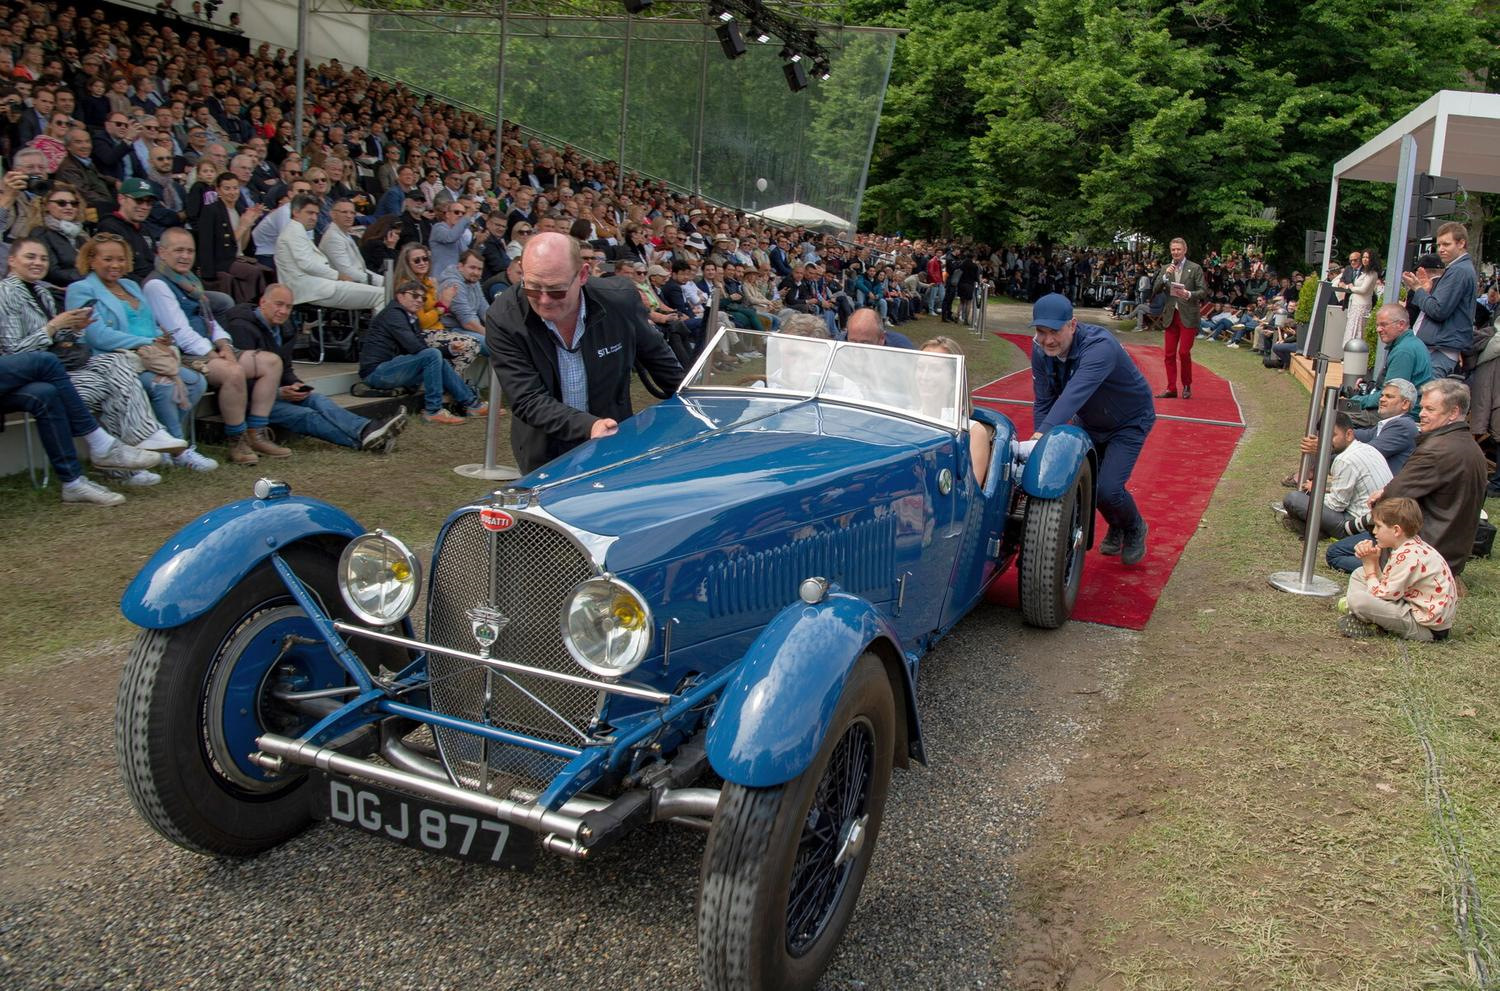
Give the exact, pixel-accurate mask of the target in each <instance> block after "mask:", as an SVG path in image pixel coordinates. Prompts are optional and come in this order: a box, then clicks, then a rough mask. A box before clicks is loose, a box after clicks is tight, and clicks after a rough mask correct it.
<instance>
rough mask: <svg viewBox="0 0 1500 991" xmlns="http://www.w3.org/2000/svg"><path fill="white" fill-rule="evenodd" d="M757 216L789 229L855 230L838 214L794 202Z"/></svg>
mask: <svg viewBox="0 0 1500 991" xmlns="http://www.w3.org/2000/svg"><path fill="white" fill-rule="evenodd" d="M757 216H760V217H764V218H765V219H766V220H770V221H773V222H774V223H778V224H786V225H787V226H789V227H822V228H828V229H831V230H838V231H847V230H850V229H852V228H853V226H854V225H853V224H851V223H849V221H847V220H845V219H844V218H843V217H840V216H838V215H837V214H832V213H829V212H828V211H827V210H820V209H818V208H817V207H815V206H810V205H808V204H806V203H801V202H798V201H795V200H794V201H793V202H791V203H783V204H781V205H780V206H773V207H769V208H767V209H765V210H761V211H760V212H759V213H758V214H757Z"/></svg>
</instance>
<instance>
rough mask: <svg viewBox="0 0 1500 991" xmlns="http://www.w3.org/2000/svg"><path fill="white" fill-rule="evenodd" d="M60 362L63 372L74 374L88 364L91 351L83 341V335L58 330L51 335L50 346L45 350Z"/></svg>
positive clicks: (77, 332)
mask: <svg viewBox="0 0 1500 991" xmlns="http://www.w3.org/2000/svg"><path fill="white" fill-rule="evenodd" d="M47 350H48V351H50V352H51V353H52V354H53V355H54V356H56V358H57V360H58V361H60V362H62V366H63V371H65V372H76V371H78V370H80V369H82V368H83V366H84V365H87V364H88V363H89V359H90V358H92V357H93V356H94V352H93V349H92V348H90V347H89V346H88V345H87V344H85V343H84V341H83V334H82V333H81V332H80V331H76V330H60V331H58V332H57V333H56V334H54V335H52V346H51V347H49V348H48V349H47Z"/></svg>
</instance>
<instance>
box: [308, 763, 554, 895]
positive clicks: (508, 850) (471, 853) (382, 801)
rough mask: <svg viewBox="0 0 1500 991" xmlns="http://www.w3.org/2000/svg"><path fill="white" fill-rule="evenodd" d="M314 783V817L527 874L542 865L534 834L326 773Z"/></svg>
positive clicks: (317, 775)
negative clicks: (537, 861) (538, 858)
mask: <svg viewBox="0 0 1500 991" xmlns="http://www.w3.org/2000/svg"><path fill="white" fill-rule="evenodd" d="M310 784H311V786H312V813H313V815H314V816H316V817H318V818H319V819H328V820H329V821H331V822H336V823H339V824H340V825H343V826H349V827H352V828H354V829H358V830H362V831H363V832H366V833H370V834H372V835H375V836H383V837H385V838H386V839H388V840H391V841H392V842H395V843H401V844H403V845H405V846H409V847H415V848H416V849H418V850H426V851H428V852H429V853H441V854H444V855H445V856H449V857H456V858H457V859H459V860H468V861H473V862H474V863H480V864H499V865H503V866H505V867H511V868H515V869H517V870H522V871H529V870H531V868H532V867H533V866H535V865H536V853H537V841H536V837H535V836H534V835H533V834H532V833H531V831H530V830H527V829H523V828H520V827H518V826H512V825H511V824H510V823H505V822H498V821H496V820H494V819H486V818H484V817H482V816H479V815H476V814H474V813H471V812H466V811H464V810H463V809H456V808H453V807H452V806H448V805H440V804H438V803H436V802H429V801H427V800H426V799H423V798H418V797H416V796H413V795H406V794H403V793H401V792H398V791H392V790H390V789H388V788H381V787H379V786H377V785H371V784H365V783H364V782H352V781H345V780H342V779H340V778H334V777H329V776H328V775H326V774H318V773H314V774H313V776H312V781H311V782H310Z"/></svg>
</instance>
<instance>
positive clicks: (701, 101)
mask: <svg viewBox="0 0 1500 991" xmlns="http://www.w3.org/2000/svg"><path fill="white" fill-rule="evenodd" d="M705 9H706V8H705ZM708 43H709V35H708V22H707V21H704V22H703V56H702V57H701V58H700V59H698V131H697V134H696V136H695V137H694V138H693V195H694V196H702V195H703V124H704V117H705V111H706V109H707V107H708Z"/></svg>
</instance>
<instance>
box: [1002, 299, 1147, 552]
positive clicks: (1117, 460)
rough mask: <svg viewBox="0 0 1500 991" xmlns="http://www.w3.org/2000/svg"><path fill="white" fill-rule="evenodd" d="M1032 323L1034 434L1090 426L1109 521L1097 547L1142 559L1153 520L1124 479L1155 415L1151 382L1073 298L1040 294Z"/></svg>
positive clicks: (1099, 496) (1102, 507)
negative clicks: (1080, 315)
mask: <svg viewBox="0 0 1500 991" xmlns="http://www.w3.org/2000/svg"><path fill="white" fill-rule="evenodd" d="M1031 325H1032V328H1033V329H1034V330H1035V333H1036V337H1035V340H1034V343H1033V344H1032V348H1031V387H1032V395H1033V396H1035V399H1034V401H1033V403H1032V421H1033V422H1034V423H1035V424H1036V433H1034V434H1032V435H1031V439H1032V440H1036V439H1037V438H1039V437H1041V436H1042V434H1044V433H1046V432H1047V431H1048V430H1050V429H1051V428H1053V427H1056V426H1059V425H1061V424H1064V423H1076V424H1077V425H1078V426H1080V427H1082V428H1083V429H1084V431H1085V432H1087V433H1088V435H1089V438H1090V439H1091V440H1093V442H1094V447H1095V449H1096V450H1097V451H1098V453H1099V477H1098V479H1097V481H1096V482H1095V491H1096V499H1097V502H1098V506H1099V514H1100V515H1101V516H1103V517H1104V522H1106V523H1108V524H1109V532H1108V533H1106V534H1105V536H1104V542H1103V543H1102V544H1100V545H1099V552H1100V553H1101V554H1110V555H1114V554H1119V555H1120V559H1121V560H1122V561H1124V562H1125V563H1126V564H1138V563H1139V562H1140V561H1141V559H1142V558H1144V557H1145V556H1146V530H1147V527H1146V521H1145V520H1144V519H1142V518H1141V513H1140V510H1139V509H1137V508H1136V505H1135V499H1134V498H1133V497H1132V496H1131V495H1130V493H1129V491H1127V490H1126V488H1125V483H1126V482H1128V481H1129V480H1130V473H1131V472H1132V471H1134V470H1135V461H1136V458H1138V457H1140V454H1141V448H1142V447H1143V446H1145V443H1146V435H1147V434H1149V433H1150V432H1151V426H1152V424H1154V423H1155V422H1156V409H1155V407H1154V406H1153V405H1152V402H1151V387H1150V386H1149V385H1147V384H1146V379H1145V377H1144V376H1143V375H1141V372H1140V369H1138V368H1136V367H1135V362H1133V361H1131V360H1130V356H1129V355H1127V354H1126V353H1125V349H1124V348H1123V347H1121V346H1120V342H1119V341H1117V340H1115V336H1114V335H1113V334H1111V333H1110V332H1109V331H1107V330H1105V329H1104V328H1103V327H1096V326H1094V325H1092V324H1082V325H1080V324H1079V323H1078V321H1077V320H1075V319H1073V304H1072V303H1070V302H1069V301H1068V297H1066V296H1063V295H1060V294H1058V293H1051V294H1050V295H1047V296H1043V297H1042V298H1041V299H1039V300H1037V301H1036V304H1035V305H1034V306H1033V307H1032V309H1031Z"/></svg>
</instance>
